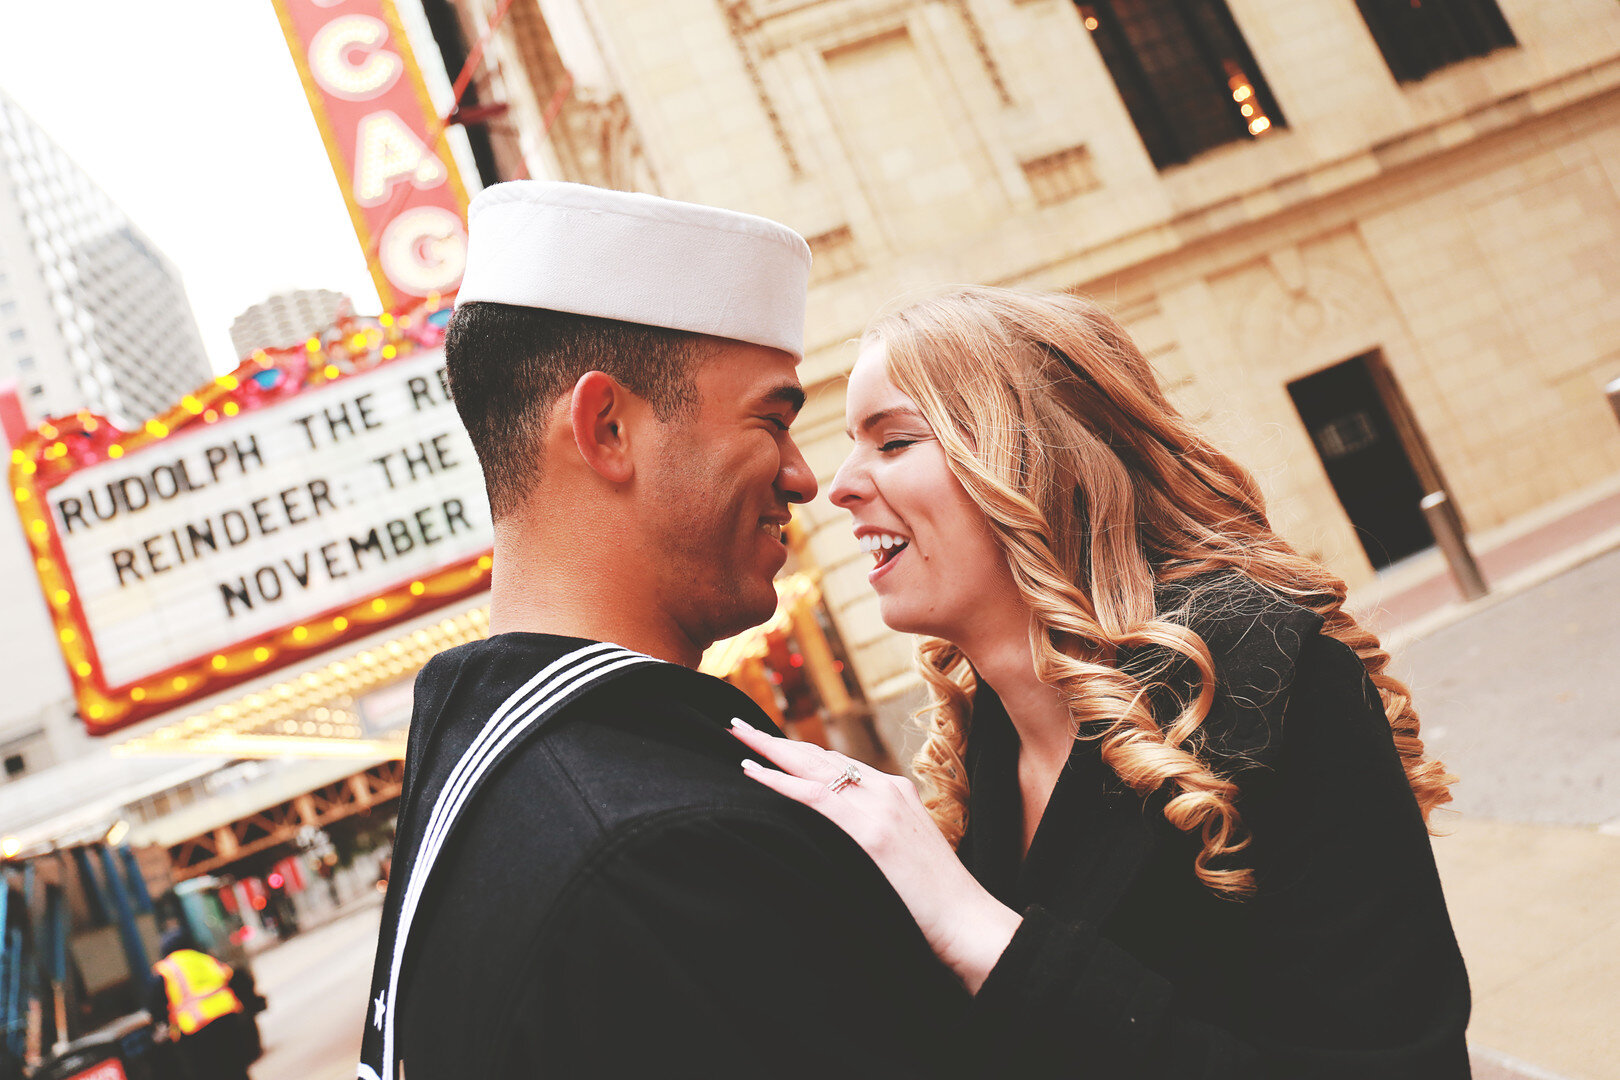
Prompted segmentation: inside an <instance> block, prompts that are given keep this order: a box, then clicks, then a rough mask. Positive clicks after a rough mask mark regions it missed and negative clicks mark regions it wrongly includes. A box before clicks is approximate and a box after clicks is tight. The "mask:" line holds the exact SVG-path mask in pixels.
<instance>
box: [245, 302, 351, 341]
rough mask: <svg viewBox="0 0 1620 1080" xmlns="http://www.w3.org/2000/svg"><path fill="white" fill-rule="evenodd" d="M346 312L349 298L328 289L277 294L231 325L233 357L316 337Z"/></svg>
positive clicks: (253, 307) (252, 308) (251, 308)
mask: <svg viewBox="0 0 1620 1080" xmlns="http://www.w3.org/2000/svg"><path fill="white" fill-rule="evenodd" d="M349 310H350V305H349V298H348V297H346V296H344V295H343V294H342V293H340V292H333V291H332V290H331V289H299V290H298V291H296V292H285V293H277V294H276V295H275V296H272V297H271V298H270V299H268V300H266V301H264V302H263V303H259V304H254V305H253V306H252V307H250V308H248V309H247V310H246V311H244V312H242V314H240V315H238V316H237V317H236V319H235V321H234V322H232V323H231V344H233V345H235V346H236V355H237V356H246V355H248V354H249V353H251V352H252V351H253V350H254V349H275V348H285V347H286V346H288V345H297V344H298V343H299V342H301V341H304V340H306V339H307V338H309V337H310V336H311V335H313V334H319V333H320V332H321V331H322V330H325V329H326V328H327V327H328V326H331V325H332V324H333V323H334V322H336V321H337V320H338V318H339V317H340V316H341V315H343V314H345V313H346V312H348V311H349Z"/></svg>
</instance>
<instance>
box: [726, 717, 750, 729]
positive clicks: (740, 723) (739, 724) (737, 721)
mask: <svg viewBox="0 0 1620 1080" xmlns="http://www.w3.org/2000/svg"><path fill="white" fill-rule="evenodd" d="M731 726H732V727H734V728H738V729H740V730H742V731H753V730H754V725H752V724H750V723H748V722H747V721H745V720H744V719H743V718H742V717H740V716H733V717H732V718H731Z"/></svg>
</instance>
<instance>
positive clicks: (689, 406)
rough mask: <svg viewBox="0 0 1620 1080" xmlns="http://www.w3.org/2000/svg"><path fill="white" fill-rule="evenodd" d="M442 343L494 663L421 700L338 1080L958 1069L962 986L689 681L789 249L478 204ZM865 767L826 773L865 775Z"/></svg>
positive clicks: (734, 625)
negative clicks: (355, 1070) (349, 1060)
mask: <svg viewBox="0 0 1620 1080" xmlns="http://www.w3.org/2000/svg"><path fill="white" fill-rule="evenodd" d="M469 217H470V242H469V251H468V265H467V273H466V277H465V279H464V281H463V284H462V288H461V292H460V295H459V300H458V304H457V308H456V311H455V314H454V317H453V318H452V319H451V322H450V327H449V333H448V337H447V340H446V364H447V368H448V375H449V380H450V386H451V391H452V394H453V396H454V398H455V403H456V407H457V409H458V410H459V412H460V414H461V417H462V420H463V422H464V423H465V424H466V427H467V431H468V433H469V435H470V436H471V438H472V442H473V446H474V447H475V449H476V450H477V453H478V457H479V462H480V464H481V465H482V467H483V470H484V476H485V481H486V487H487V489H488V492H489V502H490V510H491V513H492V516H493V518H494V525H495V556H494V569H493V576H492V580H491V586H490V632H491V636H490V637H489V639H488V640H486V641H481V642H475V643H472V644H468V645H463V646H461V647H459V648H456V649H452V650H450V651H448V652H445V653H442V654H440V655H439V656H437V657H435V658H434V659H433V660H431V661H430V662H429V663H428V664H427V665H426V666H425V667H424V668H423V669H422V671H421V674H420V675H419V676H418V678H417V682H416V704H415V713H414V716H413V718H412V721H411V732H410V745H409V750H408V754H407V761H406V777H405V786H404V792H403V795H402V797H401V799H400V812H399V827H398V840H397V843H396V847H395V852H394V862H393V868H394V873H393V875H392V878H391V880H390V884H389V890H388V897H387V901H386V906H385V908H384V916H383V926H382V932H381V935H380V938H379V942H378V951H377V962H376V968H375V973H374V976H373V985H372V988H371V995H370V1003H369V1007H368V1009H367V1020H368V1024H367V1028H366V1034H365V1040H364V1046H363V1050H362V1061H361V1066H360V1076H361V1077H369V1078H373V1080H380V1078H382V1077H390V1078H393V1077H400V1076H403V1075H405V1073H406V1072H407V1071H408V1073H409V1076H410V1080H437V1078H441V1077H476V1078H479V1080H484V1078H506V1077H547V1078H567V1077H636V1076H655V1075H656V1076H660V1077H686V1076H691V1077H700V1076H701V1077H744V1076H746V1077H798V1076H804V1077H810V1076H818V1077H820V1076H828V1075H839V1076H885V1077H907V1076H925V1075H926V1076H929V1077H931V1078H933V1077H940V1076H949V1075H951V1074H952V1072H953V1069H954V1068H955V1065H954V1062H955V1061H956V1060H957V1058H956V1056H955V1054H954V1052H953V1046H952V1042H951V1038H952V1036H951V1032H952V1031H953V1028H954V1027H955V1026H956V1025H958V1024H959V1022H960V1020H961V1018H962V1016H963V1015H964V1013H965V1010H966V1006H967V997H966V995H965V993H964V992H963V991H962V989H961V988H960V986H959V985H958V984H957V983H956V982H955V981H954V979H953V978H952V977H951V976H950V975H949V973H948V972H947V971H946V970H945V969H944V968H943V967H942V966H941V965H940V964H939V963H938V962H937V961H936V960H935V959H934V957H933V954H932V952H931V951H930V950H929V948H928V945H927V943H926V942H925V941H924V940H923V937H922V935H921V933H920V932H919V931H918V929H917V927H916V925H915V924H914V923H913V922H912V920H911V918H910V916H909V915H908V913H907V911H906V909H905V907H904V905H903V904H901V902H900V901H899V899H898V898H897V897H896V895H895V894H894V892H893V890H892V889H891V888H890V887H889V885H888V884H887V882H886V881H885V880H884V878H883V876H882V874H880V873H879V872H878V870H877V869H876V867H875V866H874V865H873V864H872V863H871V862H870V861H869V860H868V859H867V857H866V856H865V855H864V854H863V853H862V852H861V850H860V849H859V848H858V847H857V846H856V845H855V844H854V843H853V842H851V841H850V840H849V839H848V838H847V837H846V836H845V835H844V834H843V833H842V832H840V831H839V830H838V829H837V828H836V827H834V826H832V825H830V824H829V823H828V822H827V821H826V820H825V819H824V818H822V817H821V816H820V815H819V814H816V813H814V812H812V811H810V810H807V809H806V808H805V807H802V806H800V805H798V804H797V803H793V802H790V801H788V800H786V799H783V798H781V797H780V796H778V795H776V794H775V793H773V792H771V791H770V790H768V789H767V788H765V787H763V786H762V785H760V784H757V783H754V782H752V781H750V780H749V779H748V778H747V777H746V776H745V775H744V774H743V771H742V769H741V767H740V751H741V749H742V748H741V745H740V744H739V743H738V742H737V741H736V740H735V739H734V738H732V737H731V736H730V735H728V734H727V731H726V729H727V726H728V725H729V723H730V721H731V720H732V718H733V717H742V718H743V719H745V720H746V721H747V722H748V723H750V724H753V725H754V726H755V727H758V728H762V729H764V730H773V729H772V727H771V724H770V721H769V720H768V719H767V718H766V716H765V715H764V714H763V713H762V712H761V711H760V710H759V709H758V708H757V707H756V706H755V705H754V704H753V702H752V701H751V700H750V699H749V698H748V697H747V696H746V695H744V694H742V693H741V692H739V691H737V690H735V689H733V688H732V687H730V686H728V685H726V684H725V683H723V682H720V681H719V680H716V679H712V678H709V677H707V676H704V675H700V674H698V673H697V672H696V671H695V670H693V669H694V668H695V666H696V664H697V662H698V659H699V657H700V656H701V655H702V652H703V650H704V649H705V648H706V647H707V646H708V645H709V644H711V643H712V642H714V641H716V640H719V639H721V638H724V637H727V636H729V635H732V634H735V633H738V632H740V631H742V630H745V629H747V628H748V627H750V626H753V625H756V624H758V623H760V622H762V621H764V620H765V619H767V618H769V617H770V615H771V614H772V612H773V611H774V609H775V604H776V592H775V588H774V586H773V584H772V578H773V577H774V575H775V573H776V572H777V571H778V570H779V569H780V568H781V567H782V565H783V562H784V560H785V558H786V549H785V547H784V546H783V543H782V528H783V526H784V525H785V524H786V523H787V521H788V517H789V507H790V505H791V504H793V503H802V502H805V501H808V500H809V499H810V498H811V497H813V496H814V494H815V491H816V481H815V478H814V476H813V475H812V474H811V472H810V469H809V467H808V466H807V465H806V464H805V461H804V459H803V457H802V456H801V455H800V453H799V450H798V447H797V446H795V444H794V442H793V439H792V436H791V435H790V434H789V427H790V426H791V424H792V423H793V420H794V418H795V416H796V415H797V413H798V410H799V408H800V406H801V405H802V404H803V402H804V391H803V390H802V388H801V387H800V383H799V380H798V377H797V375H796V374H795V366H796V365H797V363H798V362H799V360H800V359H801V358H802V350H803V326H804V309H805V293H806V286H807V282H808V274H809V266H810V251H809V248H808V246H807V245H806V244H805V242H804V240H803V239H802V238H801V237H800V236H799V235H798V234H797V233H794V232H793V231H792V230H790V229H787V228H785V227H783V226H781V225H778V224H776V223H775V222H771V221H767V220H764V219H762V218H757V217H752V216H750V215H746V214H737V213H732V212H729V211H724V210H719V209H715V208H711V207H704V206H695V205H690V204H684V203H676V202H671V201H669V200H665V199H658V198H653V197H651V196H646V195H637V194H627V193H623V192H611V191H604V190H599V189H595V188H588V187H581V186H578V185H573V184H561V183H550V182H535V181H517V182H513V183H506V184H498V185H496V186H494V187H492V188H490V189H489V190H487V191H485V192H484V193H483V194H481V195H480V196H479V197H478V198H477V199H476V200H474V202H473V205H472V209H471V212H470V215H469ZM858 782H859V774H858V770H855V769H853V768H852V769H851V770H850V775H848V776H846V777H845V778H842V779H841V783H843V784H848V783H858Z"/></svg>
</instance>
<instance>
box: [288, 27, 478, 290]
mask: <svg viewBox="0 0 1620 1080" xmlns="http://www.w3.org/2000/svg"><path fill="white" fill-rule="evenodd" d="M275 5H276V12H277V14H278V15H279V16H280V18H281V28H282V32H283V33H284V34H285V35H286V37H287V45H288V47H289V48H291V49H292V54H293V60H294V62H295V63H297V65H298V74H299V77H300V78H301V79H302V80H303V83H304V93H305V94H306V95H307V96H308V98H309V104H310V108H311V109H313V110H314V113H315V120H316V123H317V124H319V125H320V129H321V137H322V139H323V140H324V141H325V143H326V153H327V156H328V157H329V158H331V161H332V168H333V169H334V170H336V172H337V178H338V185H339V186H340V187H341V188H342V189H343V197H344V199H345V200H346V201H347V202H348V204H349V217H350V219H351V220H352V221H353V222H354V229H355V232H356V233H357V234H358V235H359V237H360V244H361V246H362V247H363V248H365V252H366V262H367V263H368V264H369V265H370V267H371V276H372V279H373V280H374V281H376V283H377V293H378V295H379V296H380V297H381V298H382V302H383V307H384V308H385V309H389V310H395V309H398V308H400V307H404V306H408V305H410V304H411V303H413V302H415V301H418V300H430V301H431V300H436V299H437V298H438V296H439V295H440V294H443V293H450V292H454V291H455V288H456V286H457V285H459V284H460V282H461V274H462V271H463V270H464V269H465V267H466V261H467V229H466V225H465V222H466V220H467V193H466V190H465V189H464V188H463V187H462V185H461V178H460V176H459V175H458V174H457V172H456V166H455V161H454V159H453V158H452V157H451V155H450V147H449V144H448V143H446V142H445V139H444V124H443V122H442V121H441V120H440V119H439V117H438V112H437V110H435V109H434V107H433V104H432V101H431V100H430V99H429V97H428V93H427V87H426V86H425V85H424V83H423V82H422V72H421V69H420V68H418V67H417V65H416V60H415V58H414V57H413V56H412V54H411V49H410V45H409V43H408V42H407V41H406V39H405V32H404V28H403V27H402V26H401V24H400V21H399V14H398V12H396V11H395V10H394V5H393V4H392V3H391V2H390V0H275Z"/></svg>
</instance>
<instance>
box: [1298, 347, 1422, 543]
mask: <svg viewBox="0 0 1620 1080" xmlns="http://www.w3.org/2000/svg"><path fill="white" fill-rule="evenodd" d="M1288 393H1289V394H1290V395H1291V396H1292V397H1293V399H1294V408H1296V409H1298V410H1299V418H1300V419H1301V420H1303V421H1304V422H1305V430H1306V431H1309V432H1310V435H1311V442H1313V443H1315V444H1316V452H1317V454H1318V456H1320V457H1321V459H1322V465H1323V467H1324V468H1326V470H1327V475H1328V480H1329V481H1330V482H1331V483H1332V484H1333V491H1334V493H1335V494H1337V495H1338V496H1339V502H1340V504H1341V505H1343V506H1344V512H1345V513H1346V514H1347V515H1349V518H1350V524H1351V525H1352V526H1354V527H1355V530H1356V536H1357V538H1358V539H1359V540H1360V541H1361V546H1362V547H1363V548H1364V549H1366V552H1367V558H1368V559H1369V560H1371V562H1372V564H1373V567H1374V569H1379V570H1381V569H1383V568H1384V567H1386V566H1388V565H1390V564H1391V563H1393V562H1397V561H1399V560H1401V559H1404V558H1406V557H1407V556H1408V555H1413V554H1416V553H1417V552H1419V551H1422V550H1424V549H1425V548H1428V547H1432V546H1433V545H1434V534H1433V533H1431V532H1430V531H1429V523H1428V522H1427V521H1426V520H1424V517H1423V511H1422V510H1421V509H1420V508H1419V506H1418V504H1419V503H1420V502H1421V501H1422V499H1423V496H1424V494H1425V493H1426V492H1425V489H1424V484H1423V481H1422V480H1420V479H1419V473H1420V471H1421V472H1423V473H1425V474H1431V473H1435V471H1436V470H1434V468H1433V467H1432V464H1431V463H1430V462H1429V461H1428V460H1427V448H1426V447H1425V446H1424V445H1423V442H1422V436H1421V435H1420V434H1419V433H1418V431H1417V426H1416V424H1415V423H1414V422H1413V421H1412V418H1411V416H1410V412H1409V410H1408V409H1407V408H1406V404H1405V401H1404V399H1403V398H1402V397H1401V396H1400V392H1399V390H1398V388H1397V387H1396V386H1395V382H1394V377H1393V376H1392V375H1391V374H1390V371H1389V369H1388V367H1387V366H1385V364H1384V358H1383V356H1382V355H1381V354H1379V353H1377V352H1371V353H1367V354H1365V355H1362V356H1358V357H1356V358H1355V359H1353V360H1346V361H1344V362H1343V363H1342V364H1334V365H1333V366H1332V367H1330V368H1328V369H1327V370H1325V371H1318V372H1317V373H1316V374H1314V375H1307V376H1306V377H1305V378H1303V379H1299V380H1297V381H1296V382H1291V383H1289V384H1288ZM1414 455H1416V457H1417V460H1414ZM1425 466H1427V467H1425Z"/></svg>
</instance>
